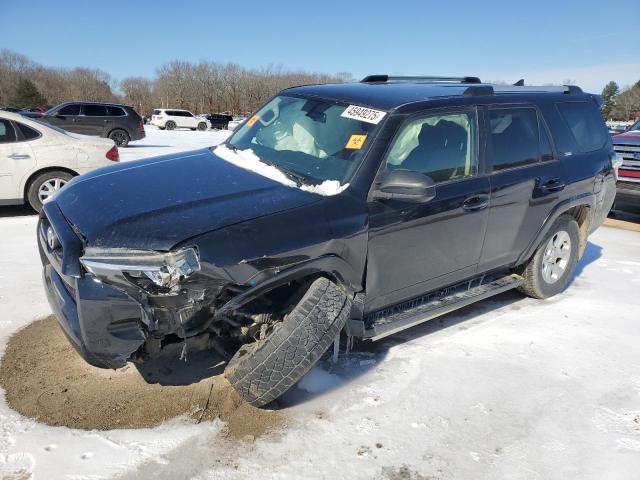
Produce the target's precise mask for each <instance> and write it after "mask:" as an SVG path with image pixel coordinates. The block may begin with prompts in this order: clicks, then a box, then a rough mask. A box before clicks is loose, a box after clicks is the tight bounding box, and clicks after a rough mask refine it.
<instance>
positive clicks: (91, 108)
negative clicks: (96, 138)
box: [84, 105, 107, 117]
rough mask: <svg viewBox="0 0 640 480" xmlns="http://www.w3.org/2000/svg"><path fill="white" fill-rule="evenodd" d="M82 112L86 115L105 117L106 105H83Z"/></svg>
mask: <svg viewBox="0 0 640 480" xmlns="http://www.w3.org/2000/svg"><path fill="white" fill-rule="evenodd" d="M84 114H85V116H87V117H106V116H107V107H105V106H104V105H85V106H84Z"/></svg>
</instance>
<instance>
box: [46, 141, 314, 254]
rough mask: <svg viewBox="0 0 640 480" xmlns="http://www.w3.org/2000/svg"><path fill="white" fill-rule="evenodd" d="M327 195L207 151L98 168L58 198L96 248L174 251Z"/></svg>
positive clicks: (68, 215) (56, 199)
mask: <svg viewBox="0 0 640 480" xmlns="http://www.w3.org/2000/svg"><path fill="white" fill-rule="evenodd" d="M321 198H322V197H319V196H318V195H314V194H313V193H308V192H304V191H301V190H299V189H297V188H291V187H287V186H284V185H282V184H280V183H278V182H276V181H274V180H270V179H268V178H266V177H263V176H261V175H258V174H256V173H253V172H250V171H248V170H245V169H243V168H240V167H237V166H234V165H232V164H231V163H229V162H227V161H225V160H222V159H221V158H219V157H218V156H216V155H214V154H213V153H212V152H211V150H209V149H203V150H197V151H194V152H186V153H179V154H174V155H166V156H162V157H156V158H152V159H147V160H139V161H135V162H126V163H121V164H117V165H113V166H109V167H105V168H101V169H98V170H95V171H93V172H91V173H88V174H86V175H82V176H80V177H77V178H76V179H74V180H73V181H72V182H70V183H69V184H67V186H66V187H65V188H64V189H62V190H61V191H60V192H59V193H58V194H57V195H56V197H55V200H54V201H55V202H56V203H57V204H58V206H59V207H60V209H61V211H62V213H63V215H64V216H65V217H66V218H67V220H68V221H69V222H70V223H71V224H72V225H73V226H74V228H75V229H76V231H78V233H80V234H81V235H82V236H83V237H84V239H85V240H86V243H87V245H88V246H97V247H124V248H133V249H153V250H169V249H170V248H171V247H173V246H174V245H176V244H177V243H179V242H182V241H184V240H187V239H189V238H190V237H193V236H196V235H200V234H203V233H206V232H209V231H212V230H216V229H219V228H223V227H225V226H228V225H232V224H235V223H239V222H243V221H246V220H251V219H253V218H257V217H262V216H265V215H270V214H273V213H277V212H281V211H284V210H288V209H291V208H295V207H300V206H303V205H307V204H310V203H313V202H316V201H318V200H320V199H321Z"/></svg>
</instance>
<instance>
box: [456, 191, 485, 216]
mask: <svg viewBox="0 0 640 480" xmlns="http://www.w3.org/2000/svg"><path fill="white" fill-rule="evenodd" d="M488 206H489V195H484V194H483V195H473V196H472V197H469V198H467V199H466V200H465V201H464V202H462V209H463V210H465V211H467V212H477V211H478V210H484V209H485V208H487V207H488Z"/></svg>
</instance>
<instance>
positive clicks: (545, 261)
mask: <svg viewBox="0 0 640 480" xmlns="http://www.w3.org/2000/svg"><path fill="white" fill-rule="evenodd" d="M570 258H571V237H569V234H568V233H567V232H565V231H564V230H560V231H559V232H556V234H555V235H554V236H553V237H551V238H550V239H549V241H548V242H547V245H546V246H545V247H544V254H543V256H542V279H543V280H544V281H545V282H547V283H555V282H557V281H558V280H559V279H560V278H562V276H563V275H564V273H565V271H566V270H567V266H568V265H569V259H570Z"/></svg>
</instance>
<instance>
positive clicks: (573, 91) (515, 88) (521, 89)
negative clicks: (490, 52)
mask: <svg viewBox="0 0 640 480" xmlns="http://www.w3.org/2000/svg"><path fill="white" fill-rule="evenodd" d="M518 83H520V82H518ZM494 93H564V94H567V95H578V94H581V93H584V92H583V91H582V89H581V88H580V87H576V86H575V85H559V86H556V85H547V86H534V85H478V86H475V85H474V86H471V87H468V88H467V89H466V90H465V91H464V93H463V95H465V96H468V97H469V96H480V95H493V94H494Z"/></svg>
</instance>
